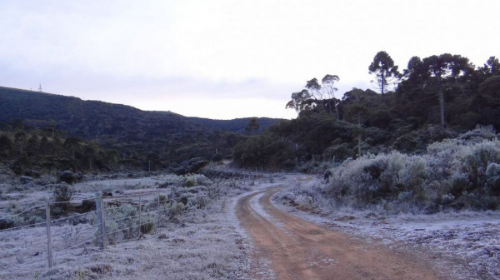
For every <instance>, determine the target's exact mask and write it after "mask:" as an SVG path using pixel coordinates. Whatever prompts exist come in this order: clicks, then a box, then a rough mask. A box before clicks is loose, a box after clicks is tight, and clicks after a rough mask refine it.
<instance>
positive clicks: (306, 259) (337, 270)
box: [236, 188, 450, 280]
mask: <svg viewBox="0 0 500 280" xmlns="http://www.w3.org/2000/svg"><path fill="white" fill-rule="evenodd" d="M277 191H279V188H269V189H266V190H263V191H261V192H256V193H252V194H249V195H247V196H244V197H242V198H241V199H240V200H239V201H238V204H237V206H236V211H237V217H238V219H239V220H240V221H241V224H242V226H243V227H244V228H245V229H246V230H247V232H248V234H249V236H250V237H251V238H252V240H253V242H254V245H255V249H254V252H253V255H252V258H253V259H254V262H253V263H252V265H251V266H252V267H251V270H252V272H253V275H252V277H254V278H256V279H273V278H276V279H363V280H366V279H389V280H390V279H405V280H406V279H408V280H411V279H430V280H432V279H450V278H448V277H447V276H445V275H443V274H444V273H442V272H440V271H436V270H433V269H432V267H431V265H430V264H429V263H426V262H425V261H424V260H422V259H420V258H418V257H416V256H414V255H412V254H409V253H405V252H401V251H394V250H391V249H389V248H387V247H386V246H384V245H375V244H369V243H366V242H364V241H362V240H359V239H356V238H353V237H350V236H348V235H346V234H345V233H342V232H338V231H333V230H330V229H326V228H323V227H320V226H318V225H316V224H313V223H310V222H307V221H304V220H302V219H300V218H298V217H295V216H292V215H290V214H287V213H284V212H282V211H280V210H279V209H277V208H275V207H274V206H273V205H272V204H271V202H270V197H271V196H272V195H273V194H275V193H276V192H277ZM257 196H261V197H260V199H259V200H258V205H259V207H261V208H262V209H263V210H264V212H265V214H263V213H262V211H259V209H256V205H254V204H252V203H251V201H252V199H257V198H258V197H257ZM262 260H269V261H270V262H271V268H272V270H273V271H274V276H270V275H264V274H262V273H260V272H261V271H262V267H260V266H262V263H265V261H262Z"/></svg>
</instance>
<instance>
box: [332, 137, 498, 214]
mask: <svg viewBox="0 0 500 280" xmlns="http://www.w3.org/2000/svg"><path fill="white" fill-rule="evenodd" d="M482 129H483V130H484V128H482ZM487 132H488V131H479V132H476V133H472V132H470V133H469V135H468V136H467V137H463V136H462V137H459V138H457V139H453V140H445V141H442V142H438V143H434V144H432V145H429V147H428V148H427V154H424V155H406V154H402V153H399V152H392V153H390V154H379V155H376V156H374V155H365V156H363V157H361V158H359V159H357V160H347V161H345V162H344V163H343V164H342V165H341V166H339V167H338V168H334V169H331V172H332V176H331V178H330V183H329V184H328V186H327V187H326V188H325V190H324V193H325V195H326V196H328V197H329V198H330V199H332V200H333V201H334V202H335V205H337V206H349V207H353V208H356V209H367V208H382V209H385V210H386V211H389V212H424V213H434V212H437V211H440V210H443V209H447V208H451V209H456V210H460V209H476V210H486V209H491V210H494V209H498V208H499V206H500V197H499V196H500V141H498V140H481V141H477V139H478V137H474V141H468V140H467V139H471V135H474V136H477V135H483V134H488V133H487ZM488 135H489V134H488Z"/></svg>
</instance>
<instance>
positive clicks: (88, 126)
mask: <svg viewBox="0 0 500 280" xmlns="http://www.w3.org/2000/svg"><path fill="white" fill-rule="evenodd" d="M0 112H1V113H0V130H2V129H3V130H9V129H10V128H11V126H12V123H13V122H14V121H15V120H21V121H22V123H23V124H24V126H26V127H32V128H36V129H51V128H55V129H57V130H62V131H66V132H67V134H68V135H69V136H73V137H79V138H83V139H88V140H95V141H97V142H98V143H100V144H101V145H103V146H105V147H108V148H113V149H117V150H119V151H120V153H121V154H125V155H128V156H131V157H132V156H135V157H141V156H143V155H144V154H150V153H153V154H156V155H158V156H159V157H160V158H162V157H164V158H165V161H169V162H170V161H175V162H178V161H181V160H185V159H186V158H189V157H196V156H204V157H206V158H208V157H210V156H211V155H212V154H215V153H216V152H217V153H222V155H223V156H229V155H230V154H231V150H230V149H231V148H232V146H234V145H235V143H236V141H237V140H238V139H239V138H241V137H242V136H238V135H233V134H232V133H234V132H244V129H245V127H246V126H247V125H248V122H249V119H236V120H210V119H202V118H188V117H184V116H181V115H179V114H175V113H172V112H150V111H142V110H139V109H137V108H134V107H131V106H125V105H119V104H111V103H106V102H100V101H83V100H81V99H79V98H76V97H68V96H62V95H56V94H49V93H41V92H34V91H28V90H21V89H15V88H6V87H0ZM278 121H279V120H277V119H267V118H264V119H259V123H260V125H261V128H262V129H264V128H266V127H267V126H269V125H271V124H273V123H276V122H278ZM214 139H216V140H214Z"/></svg>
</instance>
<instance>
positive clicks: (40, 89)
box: [38, 84, 42, 92]
mask: <svg viewBox="0 0 500 280" xmlns="http://www.w3.org/2000/svg"><path fill="white" fill-rule="evenodd" d="M38 90H39V91H40V92H42V84H40V86H39V87H38Z"/></svg>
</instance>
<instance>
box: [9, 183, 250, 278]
mask: <svg viewBox="0 0 500 280" xmlns="http://www.w3.org/2000/svg"><path fill="white" fill-rule="evenodd" d="M74 189H75V190H76V193H75V196H76V198H75V196H74V199H73V200H72V203H77V202H78V201H79V200H81V199H82V198H84V197H89V198H92V197H93V196H94V192H95V191H96V190H99V191H104V192H108V193H110V194H111V195H110V196H109V195H108V196H107V197H106V198H105V199H104V201H105V204H106V205H107V206H106V219H107V224H106V225H107V231H108V232H114V233H113V234H109V236H108V238H107V241H108V246H107V248H106V249H105V250H100V249H99V247H98V246H97V244H96V242H95V237H96V235H95V234H96V227H95V223H96V221H95V218H96V217H95V213H94V212H95V211H91V212H89V213H88V217H87V216H84V217H83V216H82V217H80V218H79V219H78V223H79V224H77V225H74V222H75V221H76V220H75V219H73V218H71V216H70V217H68V223H58V224H57V225H54V226H53V227H52V232H53V234H52V235H53V251H54V262H55V266H54V268H52V269H50V270H48V269H47V243H46V239H47V236H46V228H45V227H44V225H43V221H42V224H41V225H38V227H26V228H20V229H13V230H7V231H0V249H3V250H2V252H1V253H0V279H5V278H6V277H8V278H9V279H245V276H244V275H245V270H246V269H247V261H248V259H247V258H246V257H245V255H246V254H247V251H248V246H249V245H248V239H246V238H244V236H243V233H242V231H241V230H239V228H238V221H237V219H236V216H235V215H234V213H233V212H234V209H232V208H231V207H232V206H231V205H232V201H233V200H234V198H235V197H236V196H237V195H240V194H242V193H244V192H247V191H249V190H251V188H250V187H249V186H246V185H243V184H241V182H238V181H234V180H216V181H212V180H209V179H208V178H206V177H205V176H203V175H188V176H175V175H166V176H157V177H155V178H143V179H130V180H116V182H115V181H113V180H106V181H94V182H86V183H82V184H77V185H75V186H74ZM138 194H141V199H139V196H138ZM26 196H27V197H29V200H26V201H33V200H34V199H35V200H36V197H39V196H40V194H39V193H38V192H35V193H26ZM139 201H141V205H142V223H143V224H144V223H146V224H147V223H148V221H149V220H148V219H150V218H151V219H152V225H159V227H155V226H153V227H151V228H147V229H146V228H143V227H140V228H139V227H138V226H139V223H138V217H137V216H138V208H137V207H138V204H139ZM16 203H17V204H19V207H20V209H24V208H26V207H27V205H25V204H24V203H23V201H17V202H16ZM158 207H160V208H161V209H166V210H167V211H165V215H164V216H161V217H159V216H158V215H156V214H153V215H150V213H151V211H155V210H156V209H158ZM6 210H7V209H6ZM42 210H44V209H42ZM16 211H17V210H16ZM19 211H21V210H19ZM6 212H7V213H6V214H8V215H10V214H11V213H13V212H12V211H11V210H8V211H6ZM162 213H163V212H162ZM160 218H161V219H160ZM139 231H140V232H141V233H142V234H140V233H139ZM74 245H77V246H74Z"/></svg>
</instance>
